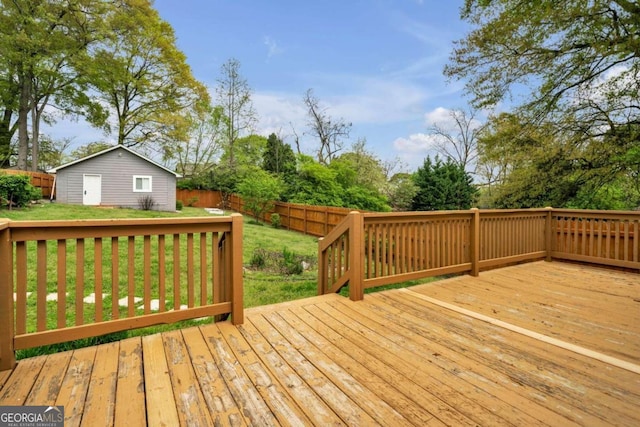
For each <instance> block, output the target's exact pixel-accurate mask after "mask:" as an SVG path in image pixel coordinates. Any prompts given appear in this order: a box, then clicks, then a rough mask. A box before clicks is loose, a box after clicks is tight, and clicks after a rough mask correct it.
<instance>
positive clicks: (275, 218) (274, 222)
mask: <svg viewBox="0 0 640 427" xmlns="http://www.w3.org/2000/svg"><path fill="white" fill-rule="evenodd" d="M281 225H282V220H281V219H280V215H279V214H277V213H274V214H271V226H272V227H273V228H280V226H281Z"/></svg>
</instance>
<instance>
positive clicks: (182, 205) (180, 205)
mask: <svg viewBox="0 0 640 427" xmlns="http://www.w3.org/2000/svg"><path fill="white" fill-rule="evenodd" d="M183 207H184V204H183V203H182V200H176V210H177V211H181V210H182V208H183Z"/></svg>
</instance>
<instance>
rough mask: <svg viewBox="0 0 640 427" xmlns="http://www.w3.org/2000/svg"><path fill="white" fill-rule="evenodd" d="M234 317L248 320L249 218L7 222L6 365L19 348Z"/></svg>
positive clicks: (0, 234)
mask: <svg viewBox="0 0 640 427" xmlns="http://www.w3.org/2000/svg"><path fill="white" fill-rule="evenodd" d="M226 315H231V319H232V322H233V323H234V324H238V323H242V321H243V303H242V216H241V215H239V214H234V215H232V216H230V217H215V218H172V219H135V220H106V221H105V220H100V221H98V220H82V221H9V220H0V325H2V327H1V329H0V331H1V332H0V370H2V369H8V368H10V367H12V366H13V365H14V364H15V356H14V351H15V350H20V349H25V348H30V347H35V346H42V345H47V344H53V343H60V342H65V341H71V340H77V339H81V338H86V337H93V336H100V335H103V334H108V333H112V332H118V331H123V330H128V329H133V328H141V327H147V326H152V325H157V324H163V323H173V322H177V321H180V320H186V319H193V318H200V317H209V316H211V317H221V316H226Z"/></svg>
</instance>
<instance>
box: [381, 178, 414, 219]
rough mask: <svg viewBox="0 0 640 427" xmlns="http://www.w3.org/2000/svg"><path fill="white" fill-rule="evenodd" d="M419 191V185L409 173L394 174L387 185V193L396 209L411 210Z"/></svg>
mask: <svg viewBox="0 0 640 427" xmlns="http://www.w3.org/2000/svg"><path fill="white" fill-rule="evenodd" d="M417 192H418V186H417V185H416V184H415V182H414V180H413V178H412V176H411V175H410V174H408V173H397V174H395V175H393V176H392V177H391V179H390V180H389V182H388V183H387V186H386V187H385V195H386V196H387V199H388V200H389V204H390V205H391V209H392V210H394V211H408V210H410V209H411V207H412V203H413V198H414V197H415V196H416V193H417Z"/></svg>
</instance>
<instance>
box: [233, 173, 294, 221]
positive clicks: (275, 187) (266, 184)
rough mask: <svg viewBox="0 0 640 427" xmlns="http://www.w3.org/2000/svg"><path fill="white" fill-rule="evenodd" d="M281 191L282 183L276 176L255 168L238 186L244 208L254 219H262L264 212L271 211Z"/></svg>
mask: <svg viewBox="0 0 640 427" xmlns="http://www.w3.org/2000/svg"><path fill="white" fill-rule="evenodd" d="M282 191H283V183H282V181H281V180H280V178H278V177H277V176H274V175H272V174H270V173H269V172H267V171H265V170H262V169H258V168H255V169H254V170H252V171H251V172H249V173H248V174H247V176H246V177H245V178H244V179H243V180H242V182H240V183H239V184H238V193H240V195H241V196H242V199H243V200H244V203H245V208H246V209H247V210H248V211H249V212H251V213H252V214H253V216H254V218H256V219H258V220H259V219H264V218H262V216H263V215H264V213H265V212H268V211H269V210H271V209H272V208H273V206H274V202H275V201H277V200H278V199H279V197H280V193H282Z"/></svg>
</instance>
